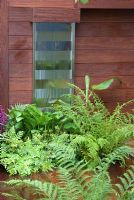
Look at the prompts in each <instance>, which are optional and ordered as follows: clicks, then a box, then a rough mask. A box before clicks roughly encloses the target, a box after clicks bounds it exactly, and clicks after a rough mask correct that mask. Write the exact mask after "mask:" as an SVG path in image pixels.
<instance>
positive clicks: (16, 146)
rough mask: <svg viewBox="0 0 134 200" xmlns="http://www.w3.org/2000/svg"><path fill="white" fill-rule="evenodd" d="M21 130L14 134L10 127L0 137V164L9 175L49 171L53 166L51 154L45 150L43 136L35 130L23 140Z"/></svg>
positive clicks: (13, 129)
mask: <svg viewBox="0 0 134 200" xmlns="http://www.w3.org/2000/svg"><path fill="white" fill-rule="evenodd" d="M23 135H24V132H23V131H19V132H18V133H17V134H16V131H15V128H14V127H12V128H11V129H10V130H9V131H7V132H6V133H4V134H3V137H1V141H2V143H1V148H0V164H2V165H3V166H4V167H5V168H6V170H7V172H9V173H10V175H14V174H20V175H21V176H27V175H30V174H32V173H34V172H38V171H49V170H51V169H52V168H53V164H52V162H51V154H50V152H49V151H47V150H46V145H47V144H46V143H45V141H43V136H41V135H40V133H39V132H38V131H37V130H36V131H34V134H33V135H32V138H27V139H25V140H23Z"/></svg>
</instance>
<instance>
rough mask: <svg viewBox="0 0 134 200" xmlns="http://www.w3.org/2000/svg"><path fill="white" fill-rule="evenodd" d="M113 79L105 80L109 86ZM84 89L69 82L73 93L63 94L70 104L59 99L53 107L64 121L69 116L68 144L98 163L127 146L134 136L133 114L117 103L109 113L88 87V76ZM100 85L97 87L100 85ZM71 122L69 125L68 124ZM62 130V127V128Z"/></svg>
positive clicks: (79, 155)
mask: <svg viewBox="0 0 134 200" xmlns="http://www.w3.org/2000/svg"><path fill="white" fill-rule="evenodd" d="M112 82H113V80H110V81H108V82H104V87H102V85H103V83H102V85H101V84H100V85H101V89H105V88H106V87H108V86H109V85H110V84H111V83H112ZM85 84H86V91H85V92H84V91H83V90H81V89H80V88H79V87H77V86H75V85H73V84H69V85H70V87H72V88H74V90H75V93H76V95H66V98H68V99H69V100H70V101H71V102H72V103H71V104H69V103H66V102H63V101H59V104H57V105H56V106H55V109H56V110H57V111H60V112H62V113H63V114H64V120H66V119H69V120H70V121H71V124H72V125H73V127H75V128H74V130H75V131H73V130H71V132H70V135H71V137H70V144H71V145H72V146H73V148H74V149H75V151H76V154H77V156H76V157H77V158H79V159H84V160H85V161H86V162H89V163H90V164H91V166H92V167H95V166H97V165H98V164H99V163H100V161H101V159H102V158H105V157H107V155H109V154H110V153H112V152H113V151H114V150H116V149H117V148H119V147H121V146H126V143H127V141H128V140H129V139H132V138H134V123H133V122H134V116H133V115H131V114H128V113H123V112H122V108H123V107H124V106H126V105H128V104H129V103H133V102H134V101H133V100H132V101H130V102H128V103H126V104H123V105H118V106H117V107H116V108H115V110H114V112H113V113H109V112H108V110H107V108H106V107H105V105H104V104H103V103H102V102H101V100H100V98H99V97H98V96H97V95H96V94H95V93H94V92H93V91H92V90H90V89H89V88H90V87H91V86H90V78H89V77H88V76H86V77H85ZM100 85H99V86H98V87H100ZM71 124H70V126H71ZM64 131H65V129H64Z"/></svg>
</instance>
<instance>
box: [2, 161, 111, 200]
mask: <svg viewBox="0 0 134 200" xmlns="http://www.w3.org/2000/svg"><path fill="white" fill-rule="evenodd" d="M74 164H75V165H74ZM63 165H64V164H63ZM58 180H59V183H58V184H52V183H49V182H41V181H38V180H35V181H34V180H10V181H8V182H5V183H6V184H7V185H10V186H14V188H15V187H16V188H18V187H20V186H23V185H26V186H28V187H31V188H32V189H34V190H35V192H36V193H38V194H41V195H43V196H44V197H43V198H42V199H46V200H50V199H51V200H70V199H71V200H78V199H83V200H100V199H103V200H107V197H108V196H109V195H110V193H111V191H112V185H111V182H110V179H109V176H108V174H107V173H106V172H105V173H99V174H94V175H93V174H92V176H91V173H90V171H89V170H87V169H86V165H85V163H84V162H82V161H81V162H79V163H74V162H71V161H70V164H69V165H64V167H60V168H59V171H58Z"/></svg>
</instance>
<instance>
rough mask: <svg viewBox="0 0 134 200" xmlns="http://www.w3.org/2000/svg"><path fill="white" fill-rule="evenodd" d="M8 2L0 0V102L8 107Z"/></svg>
mask: <svg viewBox="0 0 134 200" xmlns="http://www.w3.org/2000/svg"><path fill="white" fill-rule="evenodd" d="M8 74H9V73H8V3H7V0H0V104H1V105H2V106H3V107H4V108H5V109H7V108H8V101H9V98H8V95H9V90H8V87H9V85H8V83H9V75H8Z"/></svg>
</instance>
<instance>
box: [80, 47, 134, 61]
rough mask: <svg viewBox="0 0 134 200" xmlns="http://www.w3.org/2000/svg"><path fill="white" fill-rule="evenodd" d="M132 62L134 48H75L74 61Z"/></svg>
mask: <svg viewBox="0 0 134 200" xmlns="http://www.w3.org/2000/svg"><path fill="white" fill-rule="evenodd" d="M109 62H111V63H112V62H113V63H114V62H134V50H127V51H125V50H124V51H123V50H104V49H103V50H99V49H96V50H95V49H92V50H81V49H80V50H76V63H109Z"/></svg>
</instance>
